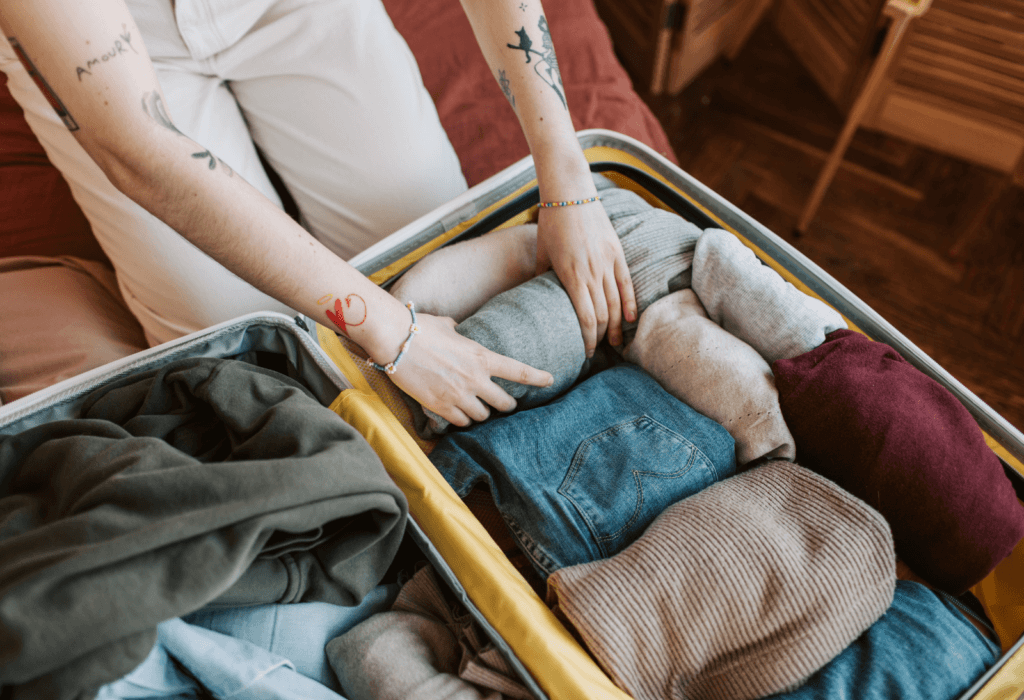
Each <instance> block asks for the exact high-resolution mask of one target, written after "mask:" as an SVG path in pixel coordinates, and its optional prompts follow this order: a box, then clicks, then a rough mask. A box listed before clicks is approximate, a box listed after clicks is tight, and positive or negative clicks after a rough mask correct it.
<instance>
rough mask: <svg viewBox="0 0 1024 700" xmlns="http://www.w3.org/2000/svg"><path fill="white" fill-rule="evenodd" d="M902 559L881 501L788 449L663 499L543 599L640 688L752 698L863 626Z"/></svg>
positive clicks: (632, 689)
mask: <svg viewBox="0 0 1024 700" xmlns="http://www.w3.org/2000/svg"><path fill="white" fill-rule="evenodd" d="M895 567H896V562H895V555H894V553H893V545H892V536H891V534H890V532H889V527H888V525H887V523H886V522H885V519H884V518H882V516H881V515H880V514H879V513H877V512H876V511H875V510H874V509H872V508H870V507H869V506H868V505H867V504H865V503H864V502H863V501H860V500H859V499H857V498H855V497H853V496H851V495H850V494H848V493H847V492H845V491H843V490H842V489H841V488H839V487H838V486H836V485H835V484H834V483H832V482H831V481H828V480H827V479H824V478H822V477H820V476H818V475H817V474H815V473H814V472H812V471H810V470H808V469H804V468H803V467H801V466H798V465H796V464H793V463H791V462H786V461H781V460H780V461H775V462H768V463H767V464H765V465H763V466H759V467H755V468H753V469H751V470H750V471H747V472H744V473H742V474H739V475H737V476H734V477H731V478H728V479H725V480H723V481H721V482H719V483H717V484H714V485H713V486H710V487H709V488H707V489H705V490H704V491H702V492H701V493H699V494H697V495H695V496H692V497H690V498H687V499H685V500H683V501H680V502H678V503H676V504H675V505H673V506H671V507H669V508H668V509H667V510H666V511H665V512H664V513H663V514H662V515H661V516H660V517H658V519H657V520H655V521H654V523H653V524H652V525H651V526H650V527H649V528H648V529H647V531H646V532H644V533H643V535H642V536H641V537H640V538H639V539H638V540H637V541H636V542H634V543H633V544H632V545H631V546H629V547H628V548H627V549H625V550H624V551H622V552H621V553H619V554H617V555H616V556H614V557H611V558H610V559H606V560H602V561H595V562H591V563H586V564H581V565H578V566H572V567H568V568H565V569H562V570H560V571H556V572H555V573H554V574H553V575H552V576H551V577H550V578H549V579H548V601H549V603H552V604H555V605H557V606H558V608H559V610H560V612H561V614H563V615H564V616H565V617H566V618H567V619H568V620H569V621H570V622H571V623H572V625H573V626H574V627H575V629H576V631H577V632H578V633H579V634H580V635H581V637H582V638H583V640H584V641H585V643H586V645H587V647H588V648H589V649H590V652H591V653H592V654H593V655H594V656H595V658H596V659H597V660H598V662H599V663H600V664H601V665H602V666H603V667H604V669H605V670H606V671H607V672H608V673H609V675H610V676H611V678H612V679H613V680H614V681H615V683H616V684H618V685H619V687H621V688H622V689H623V690H625V691H626V692H628V693H629V694H630V695H632V696H633V697H634V698H635V699H636V700H664V699H665V698H687V699H688V700H712V699H714V700H753V699H754V698H760V697H763V696H765V695H769V694H771V693H776V692H780V691H783V690H788V689H792V688H795V687H796V686H797V685H799V684H800V683H802V682H803V681H805V680H806V679H807V678H808V677H809V676H810V675H811V674H813V673H814V672H816V671H817V670H818V669H820V668H821V667H822V666H824V665H825V664H827V663H828V662H829V661H831V660H832V659H833V658H834V657H835V656H837V655H838V654H839V653H840V652H842V650H843V649H845V648H846V646H847V645H849V644H850V643H851V642H852V641H853V640H854V639H856V638H857V637H858V636H860V635H861V634H862V633H863V632H864V631H865V630H866V629H868V627H870V626H871V624H872V623H873V622H875V620H877V619H878V618H879V617H880V616H881V615H882V614H883V613H884V612H885V610H886V609H887V608H888V607H889V604H890V603H891V602H892V599H893V590H894V587H895V583H896V574H895Z"/></svg>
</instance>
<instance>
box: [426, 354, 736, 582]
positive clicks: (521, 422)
mask: <svg viewBox="0 0 1024 700" xmlns="http://www.w3.org/2000/svg"><path fill="white" fill-rule="evenodd" d="M430 459H431V461H433V463H434V465H435V466H436V467H437V469H438V470H439V471H440V472H441V474H442V475H443V476H444V478H445V479H446V480H447V481H448V483H449V484H451V486H452V488H454V489H455V491H456V493H458V494H459V496H460V497H465V496H466V495H468V494H469V492H470V491H471V490H472V488H473V486H475V485H476V484H477V483H480V482H483V483H485V484H486V485H487V486H488V487H489V488H490V491H491V495H492V496H493V497H494V502H495V504H496V505H497V507H498V510H499V511H500V512H501V514H502V517H503V518H504V519H505V522H506V524H507V525H508V527H509V529H510V530H511V532H512V534H513V535H514V536H515V538H516V541H517V543H518V544H519V546H520V548H521V549H522V550H523V551H524V552H525V553H526V555H527V556H528V557H529V558H530V560H531V561H532V563H533V565H534V567H535V568H536V569H537V571H538V572H539V573H540V574H541V575H542V576H543V577H545V578H546V577H547V576H548V575H550V574H551V573H553V572H554V571H556V570H558V569H560V568H562V567H565V566H572V565H574V564H582V563H585V562H591V561H596V560H598V559H604V558H606V557H610V556H612V555H614V554H616V553H618V552H619V551H621V550H622V549H624V548H625V547H627V546H628V545H629V544H630V543H631V542H632V541H633V540H635V539H636V538H637V537H638V536H639V535H640V534H641V533H642V532H643V531H644V530H645V529H646V528H647V526H648V525H649V524H650V523H651V522H652V521H653V520H654V519H655V518H656V517H657V516H658V515H659V514H660V513H661V512H662V511H663V510H664V509H665V508H667V507H668V506H670V505H671V504H673V503H675V502H677V501H679V500H681V499H683V498H686V497H687V496H691V495H693V494H695V493H697V492H699V491H701V490H702V489H704V488H707V487H708V486H710V485H711V484H713V483H715V482H717V481H720V480H721V479H724V478H725V477H727V476H729V475H731V474H733V473H734V472H735V471H736V451H735V443H734V442H733V438H732V436H730V435H729V433H728V431H726V429H725V428H723V427H722V426H721V425H719V424H718V423H715V422H714V421H712V420H711V419H710V418H706V417H704V416H702V415H701V414H699V413H697V412H696V411H694V410H693V409H692V408H690V407H689V406H687V405H686V404H684V403H683V402H681V401H679V400H678V399H676V398H675V397H673V396H672V395H671V394H669V393H668V392H666V391H665V390H664V389H662V388H661V386H660V385H659V384H658V382H657V381H655V380H654V379H653V378H652V377H650V375H648V374H647V373H645V372H644V371H643V370H641V369H640V368H638V367H636V366H635V365H631V364H621V365H618V366H616V367H613V368H612V369H609V370H605V371H604V372H600V373H598V374H596V375H595V376H593V377H591V378H590V379H588V380H587V381H585V382H583V383H581V384H580V385H578V386H577V387H576V388H574V389H573V390H572V391H570V392H569V393H568V394H565V395H564V396H562V397H561V398H559V399H557V400H556V401H554V402H552V403H550V404H547V405H546V406H541V407H539V408H534V409H531V410H529V411H523V412H520V413H516V414H513V415H511V416H507V417H504V418H499V419H496V420H492V421H489V422H487V423H483V424H480V425H477V426H474V427H472V428H470V429H468V430H463V431H459V432H453V433H451V434H449V435H447V436H446V437H445V438H443V439H442V440H440V441H439V442H438V443H437V446H436V447H435V448H434V451H433V452H431V454H430Z"/></svg>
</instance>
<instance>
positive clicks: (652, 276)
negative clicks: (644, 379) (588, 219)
mask: <svg viewBox="0 0 1024 700" xmlns="http://www.w3.org/2000/svg"><path fill="white" fill-rule="evenodd" d="M594 182H595V184H596V185H597V188H598V191H599V192H600V194H601V197H602V200H601V204H602V205H603V206H604V208H605V211H606V212H607V213H608V218H609V220H610V221H611V223H612V226H613V227H614V229H615V232H616V233H617V234H618V236H619V241H620V242H621V244H622V250H623V254H624V255H625V258H626V264H627V265H628V266H629V272H630V276H631V277H632V280H633V291H634V293H635V296H636V304H637V314H638V315H641V314H643V312H644V309H646V308H647V307H648V306H649V305H650V304H652V303H654V302H655V301H657V300H658V299H660V298H661V297H663V296H665V295H666V294H669V293H670V292H674V291H677V290H679V289H684V288H686V287H689V285H690V267H691V264H692V262H693V250H694V246H695V245H696V243H697V239H698V238H699V237H700V235H701V230H700V229H699V228H697V227H696V226H695V225H694V224H692V223H690V222H689V221H687V220H686V219H684V218H682V217H680V216H679V215H677V214H674V213H672V212H668V211H665V210H663V209H657V208H655V207H652V206H651V205H650V204H648V203H647V202H646V201H644V200H643V198H641V197H640V196H639V195H637V194H636V193H634V192H631V191H629V190H625V189H619V188H617V187H615V185H614V183H612V182H611V180H609V179H607V178H605V177H603V176H601V175H595V176H594ZM472 242H473V241H468V243H472ZM456 245H462V244H456ZM453 247H454V246H453ZM428 261H429V256H428V258H425V259H424V260H423V261H422V263H421V264H422V265H424V268H423V271H422V272H418V271H417V267H419V266H418V265H417V267H414V268H412V269H411V270H409V272H407V273H406V275H407V276H411V277H410V279H405V278H403V280H404V281H403V283H402V289H403V290H410V289H417V288H421V287H420V286H419V285H417V284H416V275H417V274H430V275H432V276H436V271H430V272H429V273H428V272H427V271H429V270H430V267H429V266H428V265H427V262H428ZM454 273H455V271H453V274H454ZM447 293H448V294H450V291H449V292H447ZM466 294H467V295H471V294H472V292H471V291H470V290H467V291H466ZM414 301H415V300H414ZM421 308H426V309H429V312H430V313H444V311H445V310H444V309H434V308H433V307H432V306H427V307H421ZM459 311H460V312H462V313H464V309H463V308H462V307H461V306H460V308H459ZM445 315H447V314H445ZM635 328H636V323H632V324H630V323H623V332H624V335H625V338H626V340H627V341H628V339H630V338H631V337H632V332H633V331H634V330H635ZM455 330H456V331H457V332H458V333H460V334H462V335H464V336H465V337H467V338H470V339H471V340H475V341H477V342H478V343H480V344H481V345H483V346H484V347H486V348H488V349H490V350H493V351H494V352H496V353H499V354H501V355H505V356H507V357H511V358H513V359H515V360H519V361H520V362H523V363H525V364H527V365H530V366H531V367H536V368H537V369H542V370H546V371H548V372H550V373H551V374H552V375H553V376H554V378H555V381H554V383H553V384H552V385H551V386H549V387H543V388H540V387H531V386H526V385H524V384H516V383H515V382H510V381H507V380H505V379H499V378H495V379H494V381H495V382H496V383H497V384H498V385H499V386H501V388H502V389H504V390H505V391H506V392H508V393H509V395H511V396H512V397H513V398H514V399H516V401H517V404H518V408H520V409H522V408H532V407H534V406H539V405H541V404H543V403H546V402H547V401H550V400H551V399H553V398H555V397H557V396H559V395H561V394H563V393H565V392H566V391H567V390H568V389H569V388H570V387H571V386H572V385H573V384H574V383H575V382H576V380H577V379H579V378H580V376H581V375H582V374H584V373H585V372H586V371H587V370H588V369H589V365H588V363H587V357H586V352H585V349H584V345H583V334H582V332H581V330H580V325H579V320H578V319H577V316H576V310H575V309H574V308H573V305H572V301H571V300H570V299H569V295H568V294H567V293H566V292H565V289H564V288H563V287H562V285H561V283H559V281H558V277H557V276H556V275H555V273H554V272H547V273H545V274H543V275H539V276H537V277H534V278H533V279H531V280H529V281H527V282H524V283H522V284H519V285H518V286H516V287H514V288H512V289H509V290H508V291H505V292H503V293H501V294H499V295H497V296H495V297H494V298H492V299H491V300H490V301H488V302H487V303H485V304H484V305H483V306H481V307H480V308H479V309H478V310H476V312H475V313H473V315H471V316H469V317H468V318H466V320H465V321H463V322H462V323H460V324H459V325H458V326H456V328H455ZM410 407H411V408H412V411H413V417H414V420H415V424H416V431H417V432H418V433H419V434H420V436H421V437H424V438H432V437H437V436H438V435H441V434H443V433H445V432H446V431H447V429H448V427H449V423H448V421H446V420H444V419H443V418H441V417H440V416H438V415H437V414H435V413H433V412H431V411H424V410H423V409H422V408H421V407H420V406H419V405H418V404H416V403H415V402H410Z"/></svg>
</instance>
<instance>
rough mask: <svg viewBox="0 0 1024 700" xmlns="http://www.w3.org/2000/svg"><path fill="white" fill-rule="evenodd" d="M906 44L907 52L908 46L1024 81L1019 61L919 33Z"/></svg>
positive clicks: (1023, 63) (1021, 64)
mask: <svg viewBox="0 0 1024 700" xmlns="http://www.w3.org/2000/svg"><path fill="white" fill-rule="evenodd" d="M907 44H908V50H909V47H910V46H913V47H915V48H919V49H920V50H922V51H927V52H928V53H930V54H932V55H935V56H941V57H944V58H948V59H949V60H958V61H961V62H963V63H965V64H969V66H971V67H974V68H984V69H987V70H989V71H991V72H993V73H998V74H1000V75H1005V76H1009V77H1011V78H1015V79H1018V80H1022V81H1024V62H1021V61H1012V60H1010V59H1007V58H1003V57H1001V56H993V55H991V54H988V53H984V52H982V51H977V50H975V49H974V48H972V47H970V46H965V45H963V44H959V43H952V42H948V41H944V40H942V39H940V38H937V37H933V36H929V35H927V34H924V33H920V32H919V33H915V34H913V35H912V36H911V37H910V39H909V40H908V41H907Z"/></svg>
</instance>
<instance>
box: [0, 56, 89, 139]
mask: <svg viewBox="0 0 1024 700" xmlns="http://www.w3.org/2000/svg"><path fill="white" fill-rule="evenodd" d="M7 41H9V42H11V48H12V49H14V53H16V54H17V55H18V60H20V61H21V63H22V65H24V66H25V70H27V71H28V74H29V75H30V76H32V80H34V81H36V85H38V86H39V90H40V91H41V92H42V93H43V96H44V97H46V100H47V101H48V102H49V103H50V106H51V107H53V110H54V111H55V112H56V113H57V116H58V117H60V119H61V121H63V122H64V126H66V127H67V128H68V131H78V122H76V121H75V120H74V119H73V118H72V116H71V115H70V114H69V113H68V109H67V107H65V106H64V103H63V102H61V101H60V98H59V97H57V93H55V92H54V91H53V88H51V87H50V84H49V83H48V82H46V79H45V78H43V76H42V74H41V73H40V72H39V70H38V69H36V66H35V64H34V63H32V60H31V59H29V57H28V54H27V53H25V49H23V48H22V47H21V44H19V43H18V40H17V39H15V38H14V37H13V36H9V37H7Z"/></svg>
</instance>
